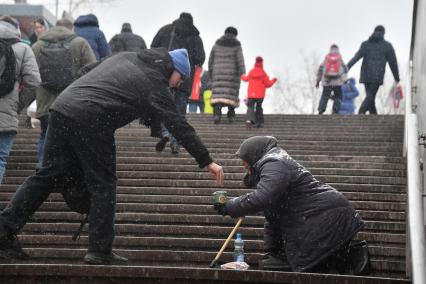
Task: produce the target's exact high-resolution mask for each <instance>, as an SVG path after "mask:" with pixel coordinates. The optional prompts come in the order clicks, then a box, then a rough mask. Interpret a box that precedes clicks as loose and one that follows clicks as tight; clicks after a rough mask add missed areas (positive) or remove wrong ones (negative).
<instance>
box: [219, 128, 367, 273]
mask: <svg viewBox="0 0 426 284" xmlns="http://www.w3.org/2000/svg"><path fill="white" fill-rule="evenodd" d="M236 155H237V156H238V157H239V158H241V159H242V160H243V165H244V166H245V167H246V169H247V170H248V173H247V175H246V176H245V177H244V183H245V185H246V186H255V190H254V191H253V192H251V193H248V194H245V195H242V196H240V197H237V198H234V199H231V200H228V201H227V202H226V203H224V204H223V205H220V206H215V208H216V210H218V211H219V213H221V214H222V215H230V216H231V217H241V216H245V215H247V214H251V213H256V212H259V211H263V212H264V215H265V219H266V221H265V226H264V245H265V250H266V252H267V253H268V254H267V257H269V259H268V258H267V259H265V260H264V267H263V268H264V269H268V267H266V266H269V265H271V264H272V263H275V264H272V265H271V267H269V269H274V265H275V267H277V261H278V262H279V260H281V267H282V266H284V264H285V263H286V262H287V261H288V264H289V266H290V267H289V269H288V270H291V271H306V272H328V268H330V267H329V266H330V265H329V264H330V263H331V262H332V261H334V262H337V261H339V260H341V259H344V258H345V257H346V256H347V255H345V252H346V253H347V252H348V246H349V242H350V241H351V240H352V238H353V237H354V236H355V234H356V233H357V232H359V230H360V229H361V228H362V227H363V221H362V219H361V217H360V216H359V214H358V213H357V212H356V211H355V209H354V208H353V206H352V205H351V203H350V202H349V201H348V200H347V199H346V197H345V196H343V195H342V194H341V193H340V192H338V191H337V190H336V189H334V188H333V187H331V186H329V185H327V184H324V183H321V182H319V181H318V180H316V179H315V178H314V177H313V176H312V175H311V173H310V172H309V171H308V170H306V169H305V168H304V167H303V166H302V165H300V164H299V163H298V162H296V161H295V160H293V159H292V158H291V157H290V156H289V155H288V154H287V152H286V151H284V150H283V149H282V148H280V147H278V146H277V139H276V138H274V137H272V136H254V137H251V138H248V139H246V140H245V141H244V142H243V143H242V144H241V146H240V148H239V149H238V151H237V153H236ZM280 257H281V259H278V258H280ZM285 257H286V258H287V261H286V260H285ZM341 263H343V260H342V261H341ZM278 264H279V263H278ZM260 266H261V268H262V263H261V265H260ZM281 267H280V268H281ZM339 272H340V271H339Z"/></svg>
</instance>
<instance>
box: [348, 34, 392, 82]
mask: <svg viewBox="0 0 426 284" xmlns="http://www.w3.org/2000/svg"><path fill="white" fill-rule="evenodd" d="M361 58H363V61H362V65H361V77H360V79H359V82H360V83H370V84H371V83H373V84H379V85H382V84H383V78H384V75H385V70H386V62H387V63H389V67H390V69H391V71H392V74H393V77H394V79H395V81H397V82H399V72H398V62H397V60H396V55H395V50H394V49H393V47H392V44H390V43H389V42H388V41H386V40H385V39H384V33H383V32H374V33H373V34H372V35H371V36H370V38H369V39H368V40H366V41H364V42H363V43H362V44H361V47H360V49H359V50H358V52H357V53H356V54H355V56H354V57H353V58H352V59H351V60H350V61H349V62H348V64H347V66H348V68H349V69H350V68H351V67H352V66H353V65H355V63H357V61H358V60H360V59H361Z"/></svg>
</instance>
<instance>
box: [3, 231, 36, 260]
mask: <svg viewBox="0 0 426 284" xmlns="http://www.w3.org/2000/svg"><path fill="white" fill-rule="evenodd" d="M28 258H29V256H28V254H26V253H25V252H24V251H23V250H22V247H21V244H20V243H19V240H18V237H17V236H16V235H13V234H9V235H8V234H0V259H23V260H25V259H28Z"/></svg>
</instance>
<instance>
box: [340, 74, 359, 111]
mask: <svg viewBox="0 0 426 284" xmlns="http://www.w3.org/2000/svg"><path fill="white" fill-rule="evenodd" d="M358 96H359V91H358V89H357V87H356V86H355V78H349V79H348V80H347V81H346V82H345V84H343V85H342V103H341V104H340V110H339V114H343V115H351V114H354V113H355V104H354V99H355V98H356V97H358Z"/></svg>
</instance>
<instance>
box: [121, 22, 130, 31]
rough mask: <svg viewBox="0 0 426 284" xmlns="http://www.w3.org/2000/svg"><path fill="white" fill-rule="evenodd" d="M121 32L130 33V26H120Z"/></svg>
mask: <svg viewBox="0 0 426 284" xmlns="http://www.w3.org/2000/svg"><path fill="white" fill-rule="evenodd" d="M121 31H122V32H131V31H132V26H131V25H130V24H129V23H124V24H123V25H122V26H121Z"/></svg>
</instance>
